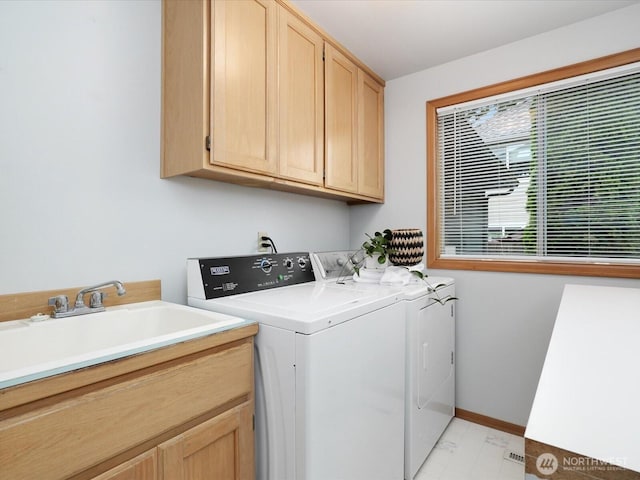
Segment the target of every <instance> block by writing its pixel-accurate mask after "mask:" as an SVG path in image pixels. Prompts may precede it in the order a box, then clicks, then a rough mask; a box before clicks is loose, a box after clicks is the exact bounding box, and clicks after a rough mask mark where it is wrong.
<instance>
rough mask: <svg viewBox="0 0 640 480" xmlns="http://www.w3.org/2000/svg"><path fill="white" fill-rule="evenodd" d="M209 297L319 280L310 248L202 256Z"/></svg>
mask: <svg viewBox="0 0 640 480" xmlns="http://www.w3.org/2000/svg"><path fill="white" fill-rule="evenodd" d="M198 262H199V265H200V273H201V274H202V285H203V287H204V293H205V297H206V299H207V300H210V299H212V298H219V297H226V296H229V295H238V294H240V293H248V292H256V291H258V290H267V289H269V288H278V287H285V286H287V285H295V284H298V283H306V282H313V281H314V280H315V277H314V274H313V269H312V267H311V260H310V259H309V253H308V252H297V253H272V254H262V255H250V256H241V257H213V258H201V259H199V260H198Z"/></svg>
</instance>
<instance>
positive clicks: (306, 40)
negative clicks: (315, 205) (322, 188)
mask: <svg viewBox="0 0 640 480" xmlns="http://www.w3.org/2000/svg"><path fill="white" fill-rule="evenodd" d="M278 20H279V22H278V79H279V88H278V106H279V122H278V127H279V132H280V135H279V142H278V147H279V149H278V153H279V155H278V156H279V174H280V176H281V177H284V178H288V179H292V180H300V181H302V182H308V183H310V184H313V185H322V176H323V167H324V78H323V65H322V52H323V47H324V41H323V39H322V37H321V36H320V35H318V34H317V33H316V32H315V31H314V30H313V29H311V27H309V26H308V25H307V24H306V23H304V22H303V21H302V20H300V19H299V18H298V17H296V16H295V15H293V14H292V13H291V12H289V11H288V10H287V9H286V8H279V18H278Z"/></svg>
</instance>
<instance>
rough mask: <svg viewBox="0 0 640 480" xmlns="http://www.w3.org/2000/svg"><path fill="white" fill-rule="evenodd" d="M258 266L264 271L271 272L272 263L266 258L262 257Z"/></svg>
mask: <svg viewBox="0 0 640 480" xmlns="http://www.w3.org/2000/svg"><path fill="white" fill-rule="evenodd" d="M260 268H261V269H262V271H263V272H264V273H269V272H271V269H272V268H273V265H272V264H271V262H270V261H269V260H267V259H266V258H264V259H263V260H262V261H261V262H260Z"/></svg>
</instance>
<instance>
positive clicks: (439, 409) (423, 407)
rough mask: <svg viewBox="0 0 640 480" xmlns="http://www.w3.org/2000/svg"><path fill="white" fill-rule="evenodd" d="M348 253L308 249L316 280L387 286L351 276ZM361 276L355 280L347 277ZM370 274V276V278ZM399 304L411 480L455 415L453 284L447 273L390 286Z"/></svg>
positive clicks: (408, 479)
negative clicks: (402, 321) (403, 319)
mask: <svg viewBox="0 0 640 480" xmlns="http://www.w3.org/2000/svg"><path fill="white" fill-rule="evenodd" d="M353 255H354V253H353V252H344V251H342V252H319V253H311V258H312V261H313V263H314V269H315V273H316V277H317V279H318V280H322V281H324V282H327V283H329V284H334V285H342V287H343V288H345V289H350V288H359V289H361V288H368V289H370V290H376V289H382V290H385V289H388V288H390V287H388V286H382V285H380V284H379V283H373V282H379V280H380V278H379V277H378V278H376V277H375V276H373V277H371V276H362V277H358V276H355V277H354V276H353V268H352V266H353V263H356V264H359V263H360V259H359V258H355V259H353V261H352V258H353ZM354 278H355V279H359V278H360V279H361V283H359V282H356V281H354V280H353V279H354ZM372 278H373V279H372ZM394 288H396V289H398V291H399V296H400V298H401V299H402V303H403V305H404V307H405V317H406V332H407V337H406V342H407V344H406V354H407V356H406V392H405V466H404V478H405V479H406V480H413V478H414V477H415V476H416V474H417V472H418V470H419V469H420V467H421V466H422V464H423V463H424V461H425V459H426V458H427V456H428V455H429V453H430V452H431V450H432V449H433V447H434V446H435V444H436V442H437V441H438V439H439V438H440V436H441V435H442V433H443V432H444V430H445V429H446V427H447V425H448V424H449V422H450V421H451V419H452V418H453V416H454V414H455V302H454V301H446V299H448V298H453V297H455V284H454V281H453V279H452V278H448V277H427V278H426V281H425V282H418V283H409V284H407V285H406V286H398V287H394Z"/></svg>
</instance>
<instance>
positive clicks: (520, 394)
mask: <svg viewBox="0 0 640 480" xmlns="http://www.w3.org/2000/svg"><path fill="white" fill-rule="evenodd" d="M639 24H640V5H634V6H631V7H628V8H626V9H622V10H618V11H615V12H612V13H609V14H606V15H602V16H600V17H597V18H594V19H591V20H588V21H584V22H581V23H577V24H574V25H571V26H568V27H565V28H562V29H558V30H555V31H552V32H549V33H546V34H543V35H539V36H536V37H532V38H529V39H526V40H523V41H520V42H517V43H513V44H510V45H506V46H503V47H501V48H497V49H494V50H491V51H487V52H484V53H481V54H478V55H474V56H471V57H467V58H464V59H461V60H459V61H455V62H451V63H449V64H446V65H442V66H439V67H435V68H431V69H428V70H424V71H421V72H418V73H415V74H412V75H408V76H406V77H402V78H398V79H395V80H392V81H390V82H387V88H386V90H385V97H386V98H385V102H386V103H385V109H386V117H385V122H386V162H387V163H386V166H387V178H386V199H387V201H386V203H385V204H384V205H382V206H374V205H370V206H357V207H353V208H352V211H351V246H352V247H354V248H355V247H357V246H358V245H359V244H360V243H361V242H362V240H363V232H372V231H374V230H376V229H382V228H385V227H391V228H402V227H418V228H422V229H423V231H425V232H426V204H425V191H426V163H425V162H426V136H425V128H426V127H425V125H426V123H425V102H426V101H427V100H429V99H435V98H439V97H443V96H446V95H450V94H454V93H459V92H463V91H466V90H470V89H472V88H477V87H481V86H486V85H491V84H493V83H496V82H500V81H505V80H510V79H514V78H517V77H521V76H524V75H528V74H532V73H537V72H541V71H545V70H549V69H552V68H556V67H561V66H564V65H568V64H572V63H577V62H581V61H585V60H590V59H593V58H597V57H600V56H604V55H608V54H612V53H617V52H620V51H624V50H629V49H631V48H636V47H640V29H639V28H638V25H639ZM478 28H482V27H481V26H478ZM452 41H455V36H454V37H453V40H452ZM433 48H437V45H434V47H433ZM431 274H436V275H448V276H452V277H455V278H456V280H457V293H458V297H459V298H460V300H459V302H458V323H457V332H456V333H457V382H456V386H457V399H456V403H457V406H458V407H459V408H463V409H466V410H471V411H474V412H477V413H481V414H484V415H488V416H490V417H494V418H499V419H502V420H505V421H508V422H513V423H516V424H519V425H525V424H526V422H527V418H528V416H529V411H530V408H531V404H532V402H533V396H534V393H535V388H536V386H537V382H538V378H539V375H540V371H541V369H542V364H543V361H544V356H545V353H546V349H547V345H548V341H549V338H550V335H551V330H552V328H553V323H554V320H555V315H556V312H557V309H558V304H559V300H560V297H561V293H562V288H563V285H564V284H565V283H587V284H601V285H620V286H635V287H639V286H640V281H638V280H616V279H603V278H588V277H564V276H553V275H528V274H502V273H487V272H471V271H433V272H431ZM597 354H598V351H597V350H594V355H597Z"/></svg>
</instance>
